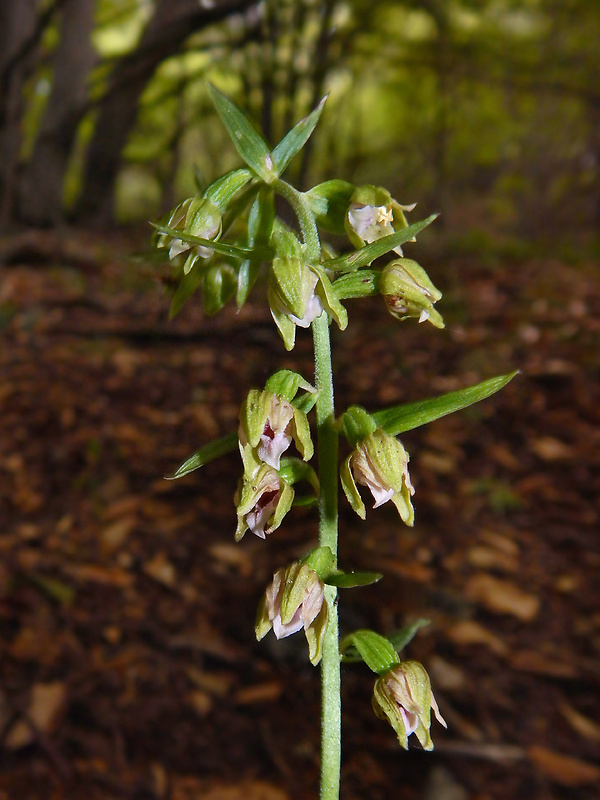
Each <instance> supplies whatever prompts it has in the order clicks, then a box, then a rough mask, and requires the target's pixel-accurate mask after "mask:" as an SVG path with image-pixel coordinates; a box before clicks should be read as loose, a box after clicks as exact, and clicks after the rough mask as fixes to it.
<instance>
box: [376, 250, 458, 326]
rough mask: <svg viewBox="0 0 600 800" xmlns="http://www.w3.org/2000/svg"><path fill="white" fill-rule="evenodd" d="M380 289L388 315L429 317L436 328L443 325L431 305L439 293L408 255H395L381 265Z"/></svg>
mask: <svg viewBox="0 0 600 800" xmlns="http://www.w3.org/2000/svg"><path fill="white" fill-rule="evenodd" d="M380 291H381V294H382V295H383V297H384V299H385V304H386V306H387V308H388V311H389V312H390V314H392V316H394V317H398V319H407V318H408V317H417V318H418V320H419V322H425V320H429V322H431V324H432V325H434V326H435V327H436V328H443V327H444V321H443V319H442V317H441V315H440V314H439V313H438V312H437V311H436V310H435V308H434V307H433V304H434V303H435V302H437V301H438V300H439V299H440V297H441V296H442V293H441V292H440V291H439V290H438V289H436V288H435V286H434V285H433V283H432V282H431V281H430V280H429V276H428V275H427V273H426V272H425V270H424V269H423V267H422V266H420V264H417V262H416V261H413V260H412V259H411V258H398V259H396V260H395V261H392V262H391V263H390V264H388V265H387V266H386V267H384V268H383V271H382V273H381V282H380Z"/></svg>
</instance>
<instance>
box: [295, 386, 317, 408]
mask: <svg viewBox="0 0 600 800" xmlns="http://www.w3.org/2000/svg"><path fill="white" fill-rule="evenodd" d="M318 399H319V392H317V391H316V390H315V391H312V392H305V393H304V394H301V395H300V396H299V397H296V398H294V401H293V403H292V405H293V406H295V408H297V409H299V410H300V411H304V413H305V414H308V412H309V411H312V410H313V408H314V407H315V405H316V402H317V400H318Z"/></svg>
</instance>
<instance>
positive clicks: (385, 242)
mask: <svg viewBox="0 0 600 800" xmlns="http://www.w3.org/2000/svg"><path fill="white" fill-rule="evenodd" d="M437 216H438V215H437V214H432V215H431V216H430V217H427V219H423V220H421V221H420V222H415V223H413V224H412V225H409V226H408V227H407V228H402V229H401V230H399V231H396V233H391V234H390V235H389V236H383V237H382V238H381V239H378V240H377V241H376V242H372V243H371V244H367V245H365V246H364V247H361V248H360V250H355V251H354V252H353V253H347V254H346V255H344V256H338V258H332V259H331V260H330V261H327V264H326V266H327V269H333V270H336V271H338V272H347V271H350V270H353V269H359V268H360V267H366V266H367V265H368V264H370V263H371V262H372V261H374V260H375V259H376V258H379V257H380V256H383V255H385V254H386V253H389V252H390V250H393V249H394V248H395V247H399V246H400V245H402V244H405V242H408V241H410V240H411V239H412V238H413V237H414V236H416V235H417V233H419V231H422V230H423V228H426V227H427V226H428V225H431V223H432V222H433V220H434V219H436V217H437Z"/></svg>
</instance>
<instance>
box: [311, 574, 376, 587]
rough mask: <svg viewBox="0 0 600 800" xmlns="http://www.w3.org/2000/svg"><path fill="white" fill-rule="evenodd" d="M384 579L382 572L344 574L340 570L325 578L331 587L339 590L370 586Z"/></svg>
mask: <svg viewBox="0 0 600 800" xmlns="http://www.w3.org/2000/svg"><path fill="white" fill-rule="evenodd" d="M382 578H383V575H382V574H381V572H342V571H341V570H338V571H337V572H333V573H332V574H331V575H327V576H326V577H325V578H324V582H325V583H327V584H329V586H337V588H338V589H353V588H354V587H355V586H370V585H371V584H372V583H377V581H380V580H381V579H382Z"/></svg>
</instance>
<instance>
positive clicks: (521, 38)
mask: <svg viewBox="0 0 600 800" xmlns="http://www.w3.org/2000/svg"><path fill="white" fill-rule="evenodd" d="M154 6H155V4H154V3H153V2H151V0H98V3H97V8H96V29H95V32H94V36H93V45H94V47H95V48H96V49H97V52H98V54H99V62H98V65H97V67H96V68H95V70H94V72H93V74H92V76H91V82H90V86H89V94H90V107H89V111H88V113H87V114H86V115H85V116H84V117H83V119H82V121H81V123H80V126H79V133H78V139H77V144H76V147H75V148H74V151H73V153H72V157H71V159H70V167H69V171H68V174H67V176H66V180H65V189H64V196H65V202H66V206H67V207H68V208H69V209H70V210H71V212H73V210H76V208H77V202H78V199H79V195H80V191H81V188H82V187H81V163H82V157H83V153H84V152H85V146H86V143H87V142H88V141H89V138H90V136H91V134H92V131H93V127H94V124H95V123H94V120H95V105H94V101H95V100H97V99H98V98H100V97H101V96H102V93H103V91H104V90H105V88H106V85H107V80H108V77H109V75H110V74H111V70H112V69H114V68H116V67H117V65H118V61H119V59H120V58H122V57H123V56H126V55H127V54H128V53H132V52H134V51H135V48H136V47H137V46H138V42H139V37H140V35H141V33H142V31H143V29H144V26H145V25H146V24H147V22H148V20H149V19H150V17H151V15H152V13H153V11H154ZM57 38H58V33H57V29H56V24H54V25H53V24H50V25H49V27H48V29H47V30H46V31H45V33H44V39H43V43H44V48H45V50H46V52H47V53H51V51H52V48H53V47H54V46H55V45H56V41H57ZM598 41H600V5H599V4H598V3H597V2H595V0H524V1H523V2H515V1H514V0H482V2H473V1H469V0H447V1H444V2H438V1H437V0H420V1H419V0H405V1H404V2H393V1H392V0H387V1H386V0H383V1H382V2H378V3H372V2H364V0H345V1H344V0H340V2H333V1H332V0H302V1H301V2H291V0H281V2H270V0H268V1H267V2H264V3H262V4H260V6H258V7H257V6H255V5H253V4H249V5H248V10H247V11H246V13H245V14H241V13H236V14H232V15H230V16H229V17H228V18H227V19H226V20H224V21H223V22H220V23H218V24H214V25H209V26H207V27H205V28H203V29H201V30H199V31H197V32H196V33H192V34H191V35H190V36H189V38H188V39H187V40H186V41H185V43H184V46H183V47H182V48H181V50H180V52H178V53H177V54H176V55H173V56H171V57H168V58H166V59H165V60H163V62H162V63H161V65H160V66H159V68H158V69H157V70H156V72H155V73H154V75H153V77H152V79H151V80H150V82H149V83H148V85H147V86H146V90H145V91H144V93H143V96H142V100H141V104H140V108H139V113H138V117H137V123H136V126H135V128H134V130H133V131H132V133H131V135H130V137H129V140H128V144H127V146H126V148H125V151H124V153H123V166H122V170H121V173H120V177H119V181H118V185H117V202H116V214H117V218H118V220H119V221H120V222H130V221H134V220H137V219H145V218H147V217H149V216H150V217H153V216H156V215H158V214H159V213H161V212H162V211H164V210H165V208H167V207H168V206H169V205H171V204H173V203H174V202H177V201H178V200H180V199H182V198H183V197H185V196H187V195H189V194H190V193H193V192H194V191H196V186H197V185H198V184H206V183H209V182H211V181H212V180H213V179H214V178H215V177H216V176H217V175H218V174H221V173H222V172H223V171H225V170H227V169H229V168H231V167H233V166H235V165H236V164H237V163H238V162H237V158H236V156H235V154H234V152H233V150H232V148H231V146H230V145H229V144H228V143H227V141H226V138H225V134H224V132H223V130H222V128H221V126H220V125H219V124H218V123H217V122H216V119H215V111H214V109H213V107H212V104H211V103H210V99H209V96H208V91H207V86H208V82H209V81H210V82H214V84H215V85H217V86H218V87H219V88H220V89H222V90H223V91H225V92H226V93H228V94H229V95H230V96H232V98H233V99H234V100H235V101H236V102H238V104H239V105H241V106H242V107H243V108H245V109H246V110H248V111H250V112H251V114H252V115H253V117H254V118H255V119H256V120H257V124H259V125H260V126H261V127H263V129H265V128H266V134H267V138H268V139H269V140H270V141H271V142H274V141H277V140H278V139H279V138H280V137H281V135H282V134H283V133H284V129H285V128H286V127H289V125H290V124H291V123H292V122H294V121H296V120H297V119H298V118H299V117H300V116H302V115H304V114H306V113H307V112H308V111H309V110H310V109H311V108H312V107H313V106H314V104H315V102H316V101H317V100H318V99H319V98H320V96H322V94H325V93H329V99H328V103H327V106H326V110H325V112H324V114H323V117H322V122H321V124H320V126H319V131H318V133H317V135H316V136H315V137H314V144H312V148H311V150H310V158H309V160H307V161H305V162H303V163H295V164H294V165H293V166H292V170H295V171H296V174H295V175H294V176H293V177H295V178H296V179H299V180H300V182H301V183H303V184H305V185H309V184H313V183H315V182H318V181H321V180H323V179H325V178H327V177H330V176H331V175H332V174H335V175H336V176H338V177H341V178H344V179H347V180H350V181H352V182H356V183H361V182H366V181H368V182H370V183H373V182H374V183H381V184H385V185H386V186H388V187H389V188H390V190H391V191H392V193H393V194H394V196H396V197H397V198H398V200H399V201H400V202H406V203H408V202H413V201H415V200H418V201H419V203H420V210H421V212H422V215H423V213H430V212H432V211H441V212H442V224H444V225H445V230H446V232H447V233H448V238H449V239H450V240H451V241H454V242H455V243H456V245H457V246H458V247H461V248H463V249H464V248H466V249H469V248H471V247H472V248H476V249H478V248H480V247H481V246H482V244H486V243H487V244H490V243H496V244H498V243H499V242H504V244H505V245H506V244H507V243H508V245H509V246H510V245H511V243H512V246H513V247H518V246H519V245H518V243H519V242H521V243H522V242H523V241H524V240H529V241H531V240H535V241H537V242H538V243H539V242H544V241H545V242H546V243H547V244H550V246H552V247H559V246H560V247H561V248H562V249H563V251H565V252H566V253H567V254H568V253H569V252H573V253H575V251H576V249H577V248H580V247H581V246H582V245H586V246H588V245H591V246H592V247H594V246H595V239H596V235H595V230H596V228H597V224H598V222H599V221H600V191H599V189H598V170H599V159H600V133H599V129H600V126H599V124H598V123H599V122H600V88H599V87H600V62H599V60H598V56H597V46H598ZM51 80H52V74H51V68H50V67H49V65H48V60H47V59H44V60H42V61H41V62H40V63H39V64H38V66H37V69H36V70H35V72H34V73H33V74H32V76H31V79H30V81H29V84H28V87H27V91H28V101H29V107H28V113H27V116H26V119H25V132H26V135H25V138H24V143H23V148H22V157H23V159H24V161H25V162H26V161H27V157H28V153H29V152H30V150H31V147H32V143H33V141H34V140H35V136H36V131H37V129H38V126H39V121H40V119H41V115H42V112H43V108H44V100H45V99H46V98H47V96H48V87H49V85H50V83H51Z"/></svg>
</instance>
